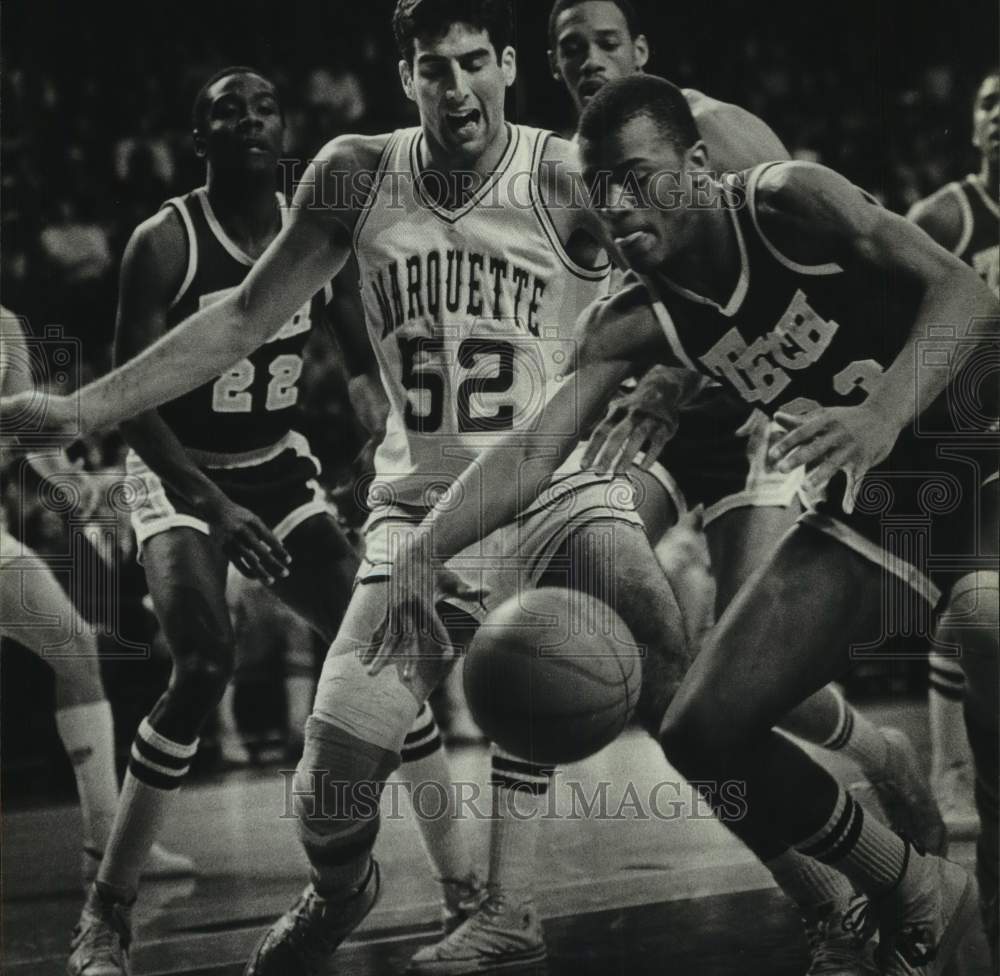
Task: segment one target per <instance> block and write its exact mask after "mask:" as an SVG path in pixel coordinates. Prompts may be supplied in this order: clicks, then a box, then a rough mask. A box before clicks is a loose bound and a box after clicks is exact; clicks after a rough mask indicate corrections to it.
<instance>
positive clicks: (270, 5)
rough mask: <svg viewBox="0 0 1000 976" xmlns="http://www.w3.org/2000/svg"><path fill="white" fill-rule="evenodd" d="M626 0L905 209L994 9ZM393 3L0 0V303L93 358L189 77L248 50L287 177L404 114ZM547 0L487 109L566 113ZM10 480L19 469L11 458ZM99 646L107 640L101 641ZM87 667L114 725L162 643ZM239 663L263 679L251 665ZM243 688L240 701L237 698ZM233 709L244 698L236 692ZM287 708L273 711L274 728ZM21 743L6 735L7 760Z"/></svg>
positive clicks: (10, 727) (166, 191) (36, 719)
mask: <svg viewBox="0 0 1000 976" xmlns="http://www.w3.org/2000/svg"><path fill="white" fill-rule="evenodd" d="M635 5H636V7H637V8H639V10H640V12H641V16H642V17H643V18H644V20H645V23H646V29H647V35H648V37H649V40H650V43H651V46H652V51H653V54H652V59H651V62H650V65H649V70H651V71H653V72H655V73H659V74H662V75H664V76H666V77H668V78H670V79H671V80H673V81H675V82H677V83H678V84H680V85H683V86H689V87H695V88H699V89H701V90H703V91H705V92H707V93H708V94H710V95H713V96H716V97H719V98H722V99H726V100H730V101H734V102H737V103H739V104H741V105H743V106H745V107H746V108H748V109H750V110H752V111H753V112H755V113H757V114H758V115H760V116H761V117H762V118H764V119H765V120H766V121H767V122H768V123H770V125H771V126H772V127H773V128H774V129H775V130H776V132H777V133H778V134H779V136H781V138H782V139H783V140H784V142H785V143H786V145H787V146H788V147H789V149H790V150H791V151H792V153H793V155H794V156H796V157H798V158H802V159H810V160H815V161H818V162H822V163H825V164H828V165H830V166H833V167H834V168H836V169H838V170H840V171H841V172H843V173H844V174H845V175H846V176H848V177H849V178H850V179H852V180H854V181H855V182H856V183H858V184H860V185H861V186H862V187H864V188H865V189H868V190H870V191H871V192H872V193H874V194H875V195H876V196H877V197H878V198H879V199H880V200H882V201H883V202H884V203H885V204H886V205H887V206H889V207H891V208H893V209H895V210H899V211H905V210H906V209H908V207H909V206H910V205H911V204H912V203H914V202H915V201H916V200H917V199H919V198H921V197H923V196H926V195H927V194H928V193H930V192H931V191H932V190H934V189H936V188H937V187H939V186H941V185H942V184H943V183H945V182H947V181H948V180H950V179H954V178H956V177H960V176H961V175H963V174H964V173H966V172H968V171H969V169H970V166H971V165H972V155H971V148H970V146H969V123H970V114H971V113H970V104H971V95H972V91H973V88H974V85H975V84H976V82H977V81H978V78H979V76H980V74H981V73H982V71H983V69H985V68H986V67H988V59H989V58H990V57H993V58H995V50H996V45H995V36H993V31H992V30H991V29H990V28H989V25H990V24H991V23H993V21H994V19H995V11H994V12H993V13H990V12H989V10H990V8H989V7H988V6H987V5H985V4H978V3H970V4H968V5H963V6H962V8H961V9H958V8H955V10H954V12H951V11H945V10H943V9H941V8H937V9H934V10H931V9H920V8H921V7H922V6H923V5H916V8H914V5H906V4H903V3H901V2H882V3H877V2H876V3H872V2H866V3H860V2H855V0H849V2H845V3H843V4H839V5H837V8H836V9H831V5H827V4H818V3H799V4H795V5H792V4H789V5H782V4H780V3H778V4H768V5H760V4H756V3H736V2H729V3H726V2H720V3H716V4H712V5H711V6H710V7H707V8H705V9H697V8H698V5H685V6H684V7H683V9H682V8H681V7H680V6H679V5H678V6H677V8H676V9H672V7H673V5H672V4H670V3H662V2H653V0H647V2H645V3H643V2H642V0H638V2H636V4H635ZM931 6H933V5H927V7H928V8H930V7H931ZM392 7H393V3H392V2H391V0H372V2H369V3H367V4H364V5H358V4H348V3H346V2H343V0H296V2H295V3H291V4H279V3H277V2H275V0H245V2H241V3H238V4H237V3H230V2H216V3H198V4H195V3H189V2H178V3H173V4H162V5H161V4H157V5H150V4H132V5H125V4H119V3H116V2H110V0H109V2H105V3H98V4H65V3H56V2H54V0H9V2H5V3H4V5H3V10H2V18H3V76H2V83H3V88H2V101H3V114H2V144H0V173H2V195H0V218H2V235H3V238H2V244H3V246H2V251H0V260H2V269H0V270H2V275H0V288H2V301H3V304H4V305H6V306H7V307H8V308H12V309H14V310H15V311H16V312H18V313H19V314H21V315H23V316H26V318H27V321H28V323H29V325H30V326H31V328H32V329H33V330H34V331H35V333H36V334H38V333H39V331H40V328H41V326H42V325H43V324H44V325H46V326H47V325H51V324H58V325H59V326H61V327H62V328H63V330H64V331H65V333H66V334H67V335H69V336H71V337H73V338H74V339H76V340H79V343H80V348H81V349H82V350H83V358H84V363H83V368H82V371H81V378H82V379H86V378H88V377H90V376H93V375H96V374H100V373H102V372H104V371H105V370H106V369H107V368H108V367H109V364H110V349H111V340H112V336H113V323H114V311H115V302H116V287H117V285H116V282H117V270H118V265H119V260H120V257H121V254H122V251H123V249H124V246H125V244H126V242H127V240H128V237H129V235H130V234H131V232H132V230H133V229H134V228H135V226H136V225H137V224H138V223H140V222H141V221H142V220H144V219H145V218H146V217H148V216H149V215H150V214H152V213H153V212H154V211H155V210H156V209H157V208H158V207H159V205H160V204H161V203H162V202H163V200H165V199H166V198H167V197H169V196H172V195H174V194H178V193H184V192H187V191H188V190H189V189H191V188H193V187H194V186H197V185H199V184H200V183H201V182H202V180H203V168H202V164H201V162H200V161H199V160H198V159H197V158H196V157H195V155H194V152H193V149H192V145H191V136H190V128H191V126H190V111H191V102H192V100H193V96H194V94H195V92H196V91H197V90H198V88H199V87H200V85H201V83H202V82H203V81H204V79H205V78H206V77H207V76H208V75H209V74H211V73H212V72H213V71H214V70H216V69H217V68H219V67H221V66H223V65H225V64H233V63H238V64H250V65H253V66H255V67H258V68H259V69H260V70H262V71H263V72H265V73H266V74H268V75H269V76H271V77H272V78H273V79H274V80H275V81H276V82H277V83H278V85H279V88H280V90H281V92H282V97H283V102H284V107H285V110H286V120H287V142H286V155H287V165H286V167H285V184H286V185H285V187H284V189H285V190H286V191H289V190H291V189H292V185H293V183H294V179H295V174H296V173H297V172H300V171H301V165H302V163H303V161H305V160H307V159H308V158H309V157H310V156H311V155H312V154H314V153H315V151H316V150H317V149H318V148H319V147H320V146H322V145H323V143H325V142H326V141H327V140H329V139H331V138H333V137H334V136H336V135H338V134H340V133H343V132H363V133H370V132H379V131H386V130H389V129H392V128H396V127H398V126H401V125H412V124H415V122H416V113H415V110H414V108H413V106H412V105H411V104H410V103H408V102H407V101H406V99H405V98H404V96H403V94H402V91H401V89H400V85H399V82H398V72H397V60H398V56H397V54H396V51H395V48H394V44H393V39H392V34H391V30H390V26H389V25H390V19H391V12H392ZM548 8H549V4H548V3H543V2H539V0H515V9H516V15H517V31H518V63H519V79H518V84H517V86H516V88H515V90H514V91H513V92H512V94H511V98H510V104H509V115H510V117H511V118H512V119H513V120H514V121H518V122H524V123H528V124H534V125H541V126H544V127H547V128H553V129H556V130H559V131H562V132H564V133H565V132H569V131H570V130H571V129H572V127H573V126H572V116H571V112H570V104H569V100H568V99H567V98H566V96H565V95H564V93H562V92H561V91H560V89H559V87H558V85H557V83H556V82H555V81H554V80H553V79H552V77H551V74H550V72H549V69H548V65H547V61H546V55H545V49H546V47H547V44H546V40H545V38H546V22H547V15H548ZM983 28H985V30H984V29H983ZM959 51H961V52H963V56H962V58H961V59H959V58H958V57H957V55H956V52H959ZM991 52H992V53H991ZM979 54H982V57H979ZM312 352H313V355H312V360H311V367H310V371H309V374H308V375H307V377H306V396H305V398H304V418H303V425H304V426H305V428H306V430H307V432H308V433H309V434H310V436H311V438H312V439H313V443H314V444H316V445H317V446H318V447H319V449H320V453H321V458H322V460H323V462H324V468H325V475H326V477H327V479H328V484H327V487H328V488H330V489H331V490H332V489H334V487H335V486H336V485H337V484H338V483H346V484H348V485H349V484H350V479H351V473H352V468H351V464H350V462H351V459H352V458H354V457H355V455H356V454H357V453H358V451H359V450H360V449H361V447H362V445H363V443H364V437H363V436H362V435H361V434H360V433H359V432H358V431H357V425H356V424H352V423H350V422H349V421H350V407H349V404H348V402H347V399H346V397H345V395H344V389H345V385H344V383H343V382H342V381H341V379H342V374H341V372H340V367H339V362H338V354H337V350H336V348H335V346H333V345H331V344H330V342H329V341H328V340H326V339H323V338H318V339H317V347H316V348H315V349H314V350H313V351H312ZM76 450H77V451H78V452H79V453H81V454H82V455H83V456H85V457H86V459H87V464H88V467H89V468H91V469H92V470H96V469H102V468H104V469H112V470H113V469H115V468H116V467H117V466H118V465H119V464H120V462H121V456H122V444H121V441H120V439H119V438H118V437H117V436H116V435H108V436H107V437H105V438H102V439H96V440H94V441H91V442H89V443H88V444H85V445H82V446H78V447H77V448H76ZM23 483H24V484H28V485H30V477H29V480H28V481H26V482H23ZM21 485H22V480H21V478H20V476H19V475H18V476H10V474H9V476H8V477H7V478H5V489H4V498H5V502H6V503H7V504H8V505H9V506H10V508H11V510H12V511H13V512H15V513H16V517H15V518H14V519H13V522H14V524H16V525H19V526H22V527H23V530H24V532H25V533H26V534H27V536H28V541H30V543H31V544H32V545H33V546H35V547H36V548H37V549H38V550H39V551H41V552H42V553H49V554H58V553H64V552H66V551H67V549H66V547H67V545H68V543H67V539H68V532H69V529H68V528H67V524H66V520H65V519H60V518H58V517H55V516H54V515H53V513H52V512H47V511H44V510H38V509H37V506H36V507H35V508H32V506H31V505H30V504H28V503H27V502H26V498H27V496H33V493H32V492H31V491H27V492H25V491H23V490H22V489H21V488H20V487H19V486H21ZM21 495H24V496H25V497H19V496H21ZM347 496H348V499H347V504H346V506H345V507H346V508H347V509H348V510H349V511H348V512H347V513H346V514H347V517H348V518H352V517H353V518H354V520H355V521H356V519H357V515H358V513H357V512H356V511H354V506H353V504H352V503H351V499H350V496H351V492H350V490H349V488H348V490H347ZM25 508H26V510H25V511H22V509H25ZM120 536H121V542H120V546H121V552H120V555H121V556H122V557H124V558H123V559H122V560H121V562H122V563H123V564H125V568H123V569H122V570H121V571H120V572H119V573H118V574H117V578H118V580H119V583H118V584H116V585H119V586H120V587H121V590H120V593H121V605H122V607H124V608H125V610H124V612H123V618H126V619H123V620H119V621H118V623H117V624H116V625H115V626H116V627H119V629H120V632H124V633H125V634H126V635H128V639H129V640H134V641H135V642H137V643H139V644H143V645H149V646H151V647H154V648H155V646H156V632H155V622H154V620H153V618H152V615H151V614H150V613H149V612H148V610H145V609H143V605H142V595H143V582H142V573H141V569H139V568H137V567H136V566H135V563H134V559H132V558H131V557H132V555H133V554H132V553H131V551H130V548H129V542H128V533H127V532H122V533H120ZM105 555H106V554H105ZM84 609H85V610H86V608H84ZM89 612H90V613H91V615H92V616H100V612H101V611H100V610H99V609H98V608H90V611H89ZM111 629H112V630H113V629H114V628H111ZM106 643H107V644H109V646H110V647H111V648H112V649H113V645H114V643H115V641H114V640H113V639H112V638H110V637H109V638H107V640H106ZM106 649H107V648H106ZM123 656H124V658H125V659H126V660H128V658H129V655H128V654H125V655H123ZM307 657H308V656H307ZM129 663H130V664H131V663H135V662H134V661H130V662H129ZM313 663H314V662H313V661H311V660H306V661H305V662H303V660H302V656H301V654H300V655H299V657H298V658H297V659H296V660H295V662H294V663H293V665H292V666H291V668H286V676H287V674H291V675H292V676H293V677H294V676H295V675H296V674H298V675H300V676H302V675H306V674H308V672H309V671H310V669H311V667H312V665H313ZM3 667H4V671H5V679H4V680H5V682H6V680H7V677H6V672H7V671H8V670H9V669H10V668H12V667H13V668H21V669H25V670H26V671H27V672H29V674H28V679H29V680H30V681H32V682H33V684H32V687H33V688H36V689H38V694H43V695H44V694H45V693H46V692H45V680H46V678H45V675H44V673H43V672H44V669H43V668H41V667H40V666H36V665H35V664H34V663H33V662H31V661H29V660H28V656H27V655H24V659H23V660H22V658H21V657H20V656H18V657H16V658H15V659H14V661H13V663H12V662H11V658H10V655H4V656H3ZM105 670H106V677H107V679H108V684H109V692H110V694H111V697H112V700H113V701H115V703H116V709H119V708H120V709H123V710H124V711H125V712H126V713H127V714H126V715H125V719H124V721H122V720H120V721H119V722H118V723H117V724H118V727H119V729H120V730H121V732H122V735H123V737H124V738H123V741H128V739H129V738H130V736H131V725H132V723H130V722H129V721H128V716H129V715H132V714H134V715H135V716H140V715H142V714H144V713H145V711H144V710H145V708H146V707H148V705H149V704H150V702H151V701H152V700H154V699H155V697H156V695H157V693H158V689H159V688H160V687H162V682H163V681H164V680H165V678H166V675H167V673H168V670H169V666H168V661H167V658H166V656H165V654H159V655H157V654H156V653H155V652H154V653H153V655H152V656H151V657H150V658H149V660H148V661H147V662H146V666H145V667H144V668H142V669H137V668H135V667H131V668H128V667H122V666H120V662H117V661H115V660H111V659H109V660H108V662H107V663H106V667H105ZM261 674H263V675H264V677H263V678H261V676H260V675H258V678H259V679H260V680H261V681H262V682H264V683H266V682H267V681H268V680H269V679H268V676H267V673H266V669H264V670H263V671H262V672H261ZM18 680H22V679H21V678H20V677H19V678H18ZM855 680H856V681H857V682H858V685H857V688H856V689H855V690H857V691H864V690H866V689H867V690H872V691H876V692H882V693H884V692H886V691H890V690H893V691H898V690H900V689H902V688H907V687H912V686H913V685H914V683H919V682H920V681H922V680H924V675H923V673H922V672H920V671H919V669H913V670H912V673H911V672H906V671H903V672H898V673H890V672H888V671H886V670H885V669H884V668H883V669H878V668H875V669H871V670H870V671H869V673H867V674H866V673H865V672H864V671H862V672H861V673H860V674H858V675H856V678H855ZM8 687H9V685H8ZM246 700H247V701H250V702H251V703H253V702H254V699H253V695H252V694H251V695H250V697H249V698H247V699H246ZM258 704H259V703H258ZM244 710H245V711H246V712H247V714H260V709H259V708H258V707H257V705H254V704H251V705H248V706H246V707H245V709H244ZM237 711H238V710H237ZM265 711H266V710H265ZM48 714H49V712H48V710H47V709H41V708H38V707H37V706H35V705H33V703H32V700H31V695H30V694H28V695H25V696H23V697H19V700H18V701H15V702H13V704H12V705H11V706H8V704H7V701H6V700H5V708H4V715H3V737H4V752H5V762H4V766H5V770H4V772H5V776H6V777H8V778H9V777H10V776H16V775H17V773H18V770H19V769H36V768H37V763H34V762H33V760H34V759H37V756H35V754H34V753H33V752H32V748H33V747H32V746H29V745H28V743H29V742H31V743H34V742H36V741H37V738H38V736H41V741H42V742H43V743H44V742H45V741H46V736H47V737H48V739H49V740H51V741H50V745H51V746H52V748H51V751H49V753H48V754H49V756H56V755H59V754H60V751H59V748H58V744H57V743H56V742H55V739H54V733H52V732H51V730H49V731H46V730H45V729H44V728H36V729H35V731H36V733H37V735H35V736H30V735H28V734H27V732H26V729H31V728H32V727H35V726H39V723H42V725H44V724H45V723H46V722H48V723H51V719H50V718H48ZM298 718H299V717H298V716H297V715H296V716H289V721H288V723H287V724H288V726H289V727H290V728H291V727H293V726H294V723H295V722H296V721H298ZM225 720H226V719H225V717H224V721H225ZM21 746H23V748H24V749H25V750H27V754H26V756H25V757H24V762H23V763H22V764H21V765H20V766H19V764H18V753H19V748H20V747H21ZM35 751H36V752H37V748H36V749H35ZM8 795H9V793H8Z"/></svg>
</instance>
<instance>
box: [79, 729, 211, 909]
mask: <svg viewBox="0 0 1000 976" xmlns="http://www.w3.org/2000/svg"><path fill="white" fill-rule="evenodd" d="M197 751H198V740H197V739H195V741H194V742H188V743H185V742H173V741H172V740H170V739H168V738H166V736H163V735H160V733H159V732H157V731H156V729H154V728H153V727H152V726H151V725H150V724H149V719H148V718H144V719H143V720H142V722H141V723H140V724H139V731H138V733H137V734H136V737H135V740H134V741H133V743H132V754H131V756H130V757H129V763H128V771H127V772H126V774H125V782H124V783H123V784H122V791H121V797H120V799H119V801H118V813H117V815H116V816H115V824H114V827H113V828H112V830H111V838H110V839H109V840H108V846H107V849H106V850H105V852H104V858H103V860H102V861H101V867H100V869H99V870H98V872H97V884H98V887H99V889H100V890H101V892H102V894H105V895H108V896H111V897H117V898H121V899H123V900H125V899H128V898H130V897H133V896H134V895H135V892H136V890H137V889H138V887H139V875H140V874H141V873H142V867H143V864H144V863H145V861H146V857H147V855H148V854H149V849H150V847H152V845H153V842H154V841H155V840H156V839H157V837H158V836H159V833H160V831H161V829H162V827H163V824H164V823H165V822H166V819H167V814H168V813H169V811H170V807H171V805H172V803H173V802H174V798H175V797H176V796H177V790H178V788H179V787H180V785H181V781H182V780H183V779H184V776H185V774H186V773H187V771H188V769H190V767H191V760H192V758H193V757H194V754H195V753H196V752H197Z"/></svg>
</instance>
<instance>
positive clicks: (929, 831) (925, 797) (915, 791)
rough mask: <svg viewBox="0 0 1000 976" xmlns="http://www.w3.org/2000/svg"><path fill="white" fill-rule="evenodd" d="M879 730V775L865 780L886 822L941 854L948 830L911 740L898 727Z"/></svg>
mask: <svg viewBox="0 0 1000 976" xmlns="http://www.w3.org/2000/svg"><path fill="white" fill-rule="evenodd" d="M879 732H880V733H881V734H882V737H883V738H884V739H885V742H886V761H885V769H884V770H883V772H882V775H881V776H879V777H869V779H870V782H871V785H872V788H873V789H874V790H875V793H876V795H877V796H878V798H879V802H880V803H881V804H882V807H883V809H884V810H885V813H886V816H887V817H888V818H889V823H890V825H891V826H892V828H893V830H895V831H896V832H897V833H898V834H901V835H902V836H905V837H908V838H909V839H910V840H912V841H913V842H914V843H915V844H916V845H917V846H918V847H919V848H920V849H921V850H924V851H927V852H929V853H931V854H936V855H939V856H941V855H944V854H945V853H946V851H947V850H948V833H947V831H946V830H945V826H944V820H942V819H941V811H940V810H939V809H938V805H937V801H936V800H935V799H934V794H933V793H932V792H931V787H930V783H929V782H928V781H927V778H926V777H925V776H924V774H923V773H922V772H921V769H920V762H919V760H918V759H917V753H916V751H915V750H914V748H913V743H912V742H910V739H909V736H907V735H906V733H905V732H902V731H901V730H900V729H893V728H883V729H879Z"/></svg>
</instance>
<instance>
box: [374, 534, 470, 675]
mask: <svg viewBox="0 0 1000 976" xmlns="http://www.w3.org/2000/svg"><path fill="white" fill-rule="evenodd" d="M388 585H389V600H388V604H389V605H388V609H387V612H386V619H385V622H384V623H383V624H382V626H381V627H380V628H379V629H378V630H377V631H376V633H375V636H374V638H373V640H372V643H371V645H370V646H369V647H368V649H367V650H366V651H365V652H364V654H363V655H362V663H363V664H365V665H367V667H368V673H369V674H373V675H375V674H378V673H379V672H380V671H381V670H382V669H383V668H385V667H386V666H388V665H390V664H394V665H396V666H397V667H398V668H399V676H400V679H401V680H403V681H406V682H409V681H412V680H413V679H414V677H416V675H417V669H418V666H419V664H420V662H421V661H422V660H430V661H432V662H434V663H435V664H437V663H438V662H441V661H450V660H452V659H453V658H454V657H455V647H454V645H453V643H452V641H451V637H450V636H449V634H448V630H447V628H446V627H445V625H444V623H443V622H442V620H441V617H440V616H439V615H438V612H437V605H438V603H439V602H440V601H441V600H444V599H448V598H452V599H457V600H471V601H474V602H476V601H480V600H482V599H483V597H484V596H485V594H486V591H485V590H482V589H476V588H474V587H471V586H469V585H468V584H467V583H465V581H464V580H462V578H461V577H460V576H458V574H457V573H453V572H452V571H451V570H449V569H446V568H445V567H443V566H440V565H436V564H435V563H434V561H433V559H432V557H431V549H430V539H429V537H428V536H425V535H421V534H417V535H414V536H411V537H410V539H409V540H407V542H405V543H404V544H403V545H402V546H401V548H400V550H399V554H398V555H397V557H396V558H395V560H394V561H393V564H392V574H391V576H390V578H389V584H388Z"/></svg>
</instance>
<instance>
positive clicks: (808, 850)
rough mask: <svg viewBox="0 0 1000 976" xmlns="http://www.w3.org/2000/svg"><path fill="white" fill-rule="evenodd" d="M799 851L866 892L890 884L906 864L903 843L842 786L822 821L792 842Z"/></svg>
mask: <svg viewBox="0 0 1000 976" xmlns="http://www.w3.org/2000/svg"><path fill="white" fill-rule="evenodd" d="M795 847H796V849H797V850H798V851H799V853H801V854H805V855H806V856H807V857H814V858H816V859H817V860H819V861H822V862H823V863H824V864H829V865H832V866H833V867H835V868H837V870H838V871H841V872H842V873H843V874H845V875H846V876H847V877H848V879H850V880H851V881H852V882H853V883H854V885H855V886H856V887H857V888H859V889H860V890H861V891H864V892H865V893H866V894H868V895H872V896H877V895H880V894H882V893H883V892H885V891H886V890H887V889H889V888H891V887H893V886H894V885H895V884H896V883H897V882H898V881H899V879H900V877H901V875H902V873H903V866H904V865H905V863H906V843H905V842H904V841H903V840H902V839H901V838H899V837H898V836H897V835H896V834H894V833H893V832H892V831H891V830H890V829H889V828H888V827H886V826H884V825H883V824H881V823H879V822H878V820H876V819H875V818H874V817H872V816H868V815H866V814H865V812H864V810H863V809H862V807H861V805H860V804H859V803H857V802H856V801H855V800H854V798H853V797H851V796H849V795H848V794H847V792H846V791H845V790H844V789H843V788H838V790H837V803H836V805H835V806H834V809H833V812H832V813H831V814H830V817H829V819H828V820H827V822H826V824H824V826H823V827H822V829H820V830H819V831H817V832H816V833H815V834H814V835H813V836H812V837H807V838H806V839H805V840H803V841H801V842H800V843H798V844H796V845H795Z"/></svg>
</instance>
